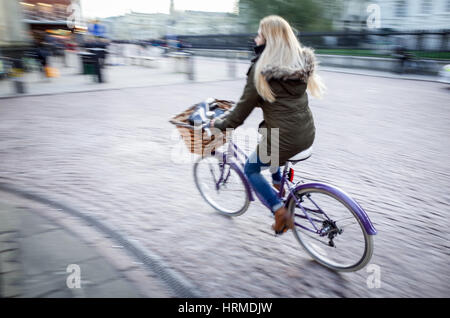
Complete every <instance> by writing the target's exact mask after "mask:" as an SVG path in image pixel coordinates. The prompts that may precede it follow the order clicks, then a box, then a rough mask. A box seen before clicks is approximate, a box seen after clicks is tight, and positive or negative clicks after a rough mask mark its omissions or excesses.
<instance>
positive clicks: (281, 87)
mask: <svg viewBox="0 0 450 318" xmlns="http://www.w3.org/2000/svg"><path fill="white" fill-rule="evenodd" d="M262 50H264V45H261V46H259V47H256V48H255V52H256V53H257V56H256V58H254V59H253V60H252V65H251V66H250V68H249V70H248V72H247V84H246V85H245V88H244V92H243V94H242V96H241V98H240V100H239V101H238V102H237V104H236V106H235V108H234V109H233V110H232V111H231V112H230V114H229V115H228V116H227V117H226V118H225V119H224V120H220V119H217V120H216V121H215V122H214V127H216V128H219V129H220V130H225V129H227V128H236V127H238V126H240V125H242V124H243V122H244V120H245V119H246V118H247V117H248V116H249V115H250V113H251V112H252V110H253V109H254V108H255V107H261V109H262V111H263V115H264V120H263V121H262V122H261V123H260V125H259V127H260V128H266V129H262V130H260V133H261V134H262V139H261V141H260V142H259V144H258V156H259V157H260V158H261V154H263V155H264V154H267V156H270V155H271V145H272V138H271V129H272V128H278V129H279V148H278V149H279V159H278V160H279V162H278V164H279V165H284V164H285V163H286V161H287V160H288V159H290V158H291V157H293V156H294V155H296V154H297V153H299V152H301V151H303V150H305V149H308V148H309V147H311V146H312V144H313V142H314V138H315V126H314V120H313V116H312V113H311V110H310V109H309V106H308V94H307V92H306V88H307V81H308V78H309V76H310V75H311V74H312V73H313V71H314V68H315V65H316V61H315V56H314V53H313V51H312V50H311V49H309V48H304V54H305V59H304V61H305V64H304V67H303V69H291V68H285V67H265V68H264V69H263V70H262V74H263V75H264V76H265V77H266V80H267V81H268V83H269V85H270V87H271V89H272V91H273V93H274V94H275V98H276V99H275V101H274V102H273V103H271V102H269V101H266V100H264V99H263V98H262V97H261V96H260V95H259V94H258V92H257V90H256V87H255V84H254V68H255V67H254V66H255V63H256V62H257V60H258V58H259V56H260V54H261V53H262ZM273 143H274V146H275V147H276V140H275V141H274V142H273ZM275 149H276V148H275Z"/></svg>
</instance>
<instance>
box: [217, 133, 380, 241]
mask: <svg viewBox="0 0 450 318" xmlns="http://www.w3.org/2000/svg"><path fill="white" fill-rule="evenodd" d="M214 155H215V156H216V157H218V159H219V160H222V163H223V164H229V165H230V166H232V167H233V168H234V169H235V171H236V172H237V173H238V175H239V176H240V177H241V178H242V180H243V181H244V186H245V190H246V191H247V193H248V196H249V200H250V201H254V200H255V198H254V196H253V193H254V194H256V197H257V198H258V199H259V200H260V201H261V203H263V204H264V205H265V206H266V207H267V208H268V209H269V210H270V206H269V204H268V203H267V202H266V200H265V199H264V198H263V197H261V196H260V195H259V194H258V192H256V191H255V190H254V189H253V187H252V186H251V184H250V182H249V181H248V179H247V176H246V175H245V173H244V165H245V161H246V160H247V159H248V156H247V154H246V153H245V152H244V151H242V149H240V148H239V147H238V146H237V145H236V144H235V143H234V142H233V141H232V140H230V141H229V142H228V150H227V151H225V152H221V151H215V153H214ZM240 156H241V157H243V159H242V158H240ZM286 174H287V165H286V166H285V168H284V171H283V175H282V179H281V186H280V188H281V189H284V184H285V183H287V181H288V180H287V178H286ZM222 181H223V176H221V177H220V178H219V181H218V182H217V183H216V186H219V183H220V182H222ZM289 188H290V187H289ZM305 188H314V189H318V190H324V191H326V192H328V193H331V194H333V195H335V196H336V197H338V198H339V199H340V200H341V201H342V202H344V203H345V204H347V205H348V206H349V207H350V208H351V209H352V210H353V211H354V212H355V214H356V215H357V217H358V219H359V220H360V222H361V224H362V226H363V227H364V229H365V231H366V233H367V234H368V235H376V234H377V231H376V229H375V227H374V226H373V224H372V222H371V221H370V219H369V217H368V216H367V213H366V212H365V211H364V210H363V209H362V208H361V206H360V205H359V204H358V203H357V202H356V201H355V200H353V199H352V198H351V197H350V196H349V195H348V194H347V193H345V192H344V191H342V190H340V189H338V188H336V187H334V186H331V185H327V184H323V183H302V184H299V185H295V186H294V187H293V188H290V191H289V195H288V196H287V198H286V199H285V204H287V203H288V202H289V201H290V200H291V199H294V200H295V201H296V205H297V206H299V207H300V208H301V209H302V211H303V213H304V216H301V215H297V216H299V217H301V218H304V219H307V220H309V222H310V223H311V224H312V225H313V227H314V230H313V229H310V228H307V227H305V226H303V225H301V224H298V223H295V225H297V226H299V227H301V228H303V229H305V230H308V231H310V232H313V233H316V234H321V232H320V230H319V229H317V228H316V226H315V225H314V223H313V221H319V220H317V219H313V218H311V217H310V216H309V215H308V212H306V210H308V209H307V208H304V207H302V206H301V205H300V203H299V201H298V199H297V197H296V196H295V195H293V194H294V193H297V191H300V190H302V189H305ZM278 196H279V197H280V198H282V196H281V191H279V192H278ZM282 199H283V198H282ZM311 201H312V200H311ZM312 202H313V201H312ZM313 203H314V205H315V206H316V207H317V208H318V209H319V210H320V212H319V213H322V214H323V215H325V217H326V218H327V219H329V218H328V216H327V215H326V213H325V212H324V211H322V210H321V209H320V208H319V207H318V206H317V205H316V204H315V202H313ZM309 210H310V209H309ZM310 211H312V210H310ZM313 212H317V211H313ZM272 213H273V212H272Z"/></svg>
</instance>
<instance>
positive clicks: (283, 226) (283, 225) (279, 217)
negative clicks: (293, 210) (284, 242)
mask: <svg viewBox="0 0 450 318" xmlns="http://www.w3.org/2000/svg"><path fill="white" fill-rule="evenodd" d="M293 228H294V221H293V220H292V216H291V215H290V213H289V211H288V210H287V209H286V207H284V206H283V207H281V208H279V209H278V210H277V211H275V224H273V225H272V229H273V230H274V231H275V234H283V233H284V232H286V231H287V230H290V229H293Z"/></svg>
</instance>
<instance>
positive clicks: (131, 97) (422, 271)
mask: <svg viewBox="0 0 450 318" xmlns="http://www.w3.org/2000/svg"><path fill="white" fill-rule="evenodd" d="M323 77H324V79H325V81H326V83H327V85H328V87H329V89H328V95H327V96H326V97H325V98H324V99H323V100H313V99H312V100H311V108H312V111H313V113H314V116H315V122H316V126H317V135H316V141H315V145H314V146H315V150H314V154H313V156H312V157H311V158H310V159H308V160H307V161H305V162H302V163H301V164H298V165H297V166H296V171H297V174H298V175H301V176H302V177H305V178H312V179H319V180H321V181H325V182H330V183H332V184H334V185H336V186H338V187H340V188H342V189H344V190H345V191H346V192H348V193H349V194H351V196H353V197H354V198H355V199H356V200H357V201H358V202H359V203H360V204H361V205H362V207H364V209H365V210H366V211H367V213H368V214H369V216H370V218H371V219H372V221H373V223H374V225H375V227H376V229H377V230H378V232H379V233H378V235H377V236H376V237H375V240H374V241H375V250H374V256H373V258H372V261H371V263H372V264H376V265H379V266H380V269H381V286H380V288H373V289H371V288H369V287H368V284H367V280H368V277H369V274H370V273H368V272H367V271H366V270H365V269H363V270H361V271H359V272H356V273H346V274H337V273H334V272H331V271H329V270H327V269H325V268H323V267H321V266H320V265H318V264H316V263H315V262H313V261H311V258H310V257H309V256H308V255H307V254H306V252H305V251H304V250H302V249H301V248H300V246H299V245H298V243H297V242H296V240H295V239H294V238H293V236H292V234H290V233H288V234H286V235H283V236H280V237H274V236H273V235H272V233H271V230H270V225H271V224H272V222H273V220H272V218H271V216H270V214H269V212H268V211H267V210H266V209H265V208H264V207H263V206H262V205H261V204H259V203H255V204H252V205H251V206H250V209H249V210H248V211H247V213H246V214H244V215H242V216H240V217H237V218H232V219H230V218H226V217H223V216H221V215H219V214H217V213H215V212H214V211H213V210H212V209H211V208H210V207H209V206H208V205H207V204H206V203H205V202H204V201H203V200H202V199H201V197H200V194H199V193H198V191H197V189H196V188H195V185H194V180H193V176H192V163H178V162H175V161H176V160H173V158H174V156H173V154H174V153H176V152H174V149H175V148H176V147H175V145H177V143H176V142H175V141H174V138H173V136H176V131H175V129H174V128H173V127H172V126H171V124H169V123H168V119H169V117H170V116H172V115H173V114H175V113H177V112H180V111H181V110H184V109H185V108H187V106H189V105H191V104H194V103H196V102H198V101H200V100H202V99H204V98H206V97H209V96H214V97H217V98H227V99H237V98H238V97H239V96H240V93H241V90H242V88H243V85H244V81H243V80H238V81H227V82H211V83H201V84H200V83H199V84H179V85H172V86H165V87H149V88H139V89H137V88H136V89H123V90H114V91H103V92H87V93H77V94H66V95H56V96H41V97H24V98H19V99H9V100H0V118H1V120H0V158H1V160H0V183H4V184H8V185H14V186H15V187H16V188H20V189H22V190H23V191H32V192H33V193H37V194H39V195H42V196H43V197H47V198H49V199H51V200H54V201H56V202H62V203H64V204H66V205H69V206H72V207H74V208H75V209H78V210H80V211H83V212H84V213H86V214H88V215H90V216H92V217H95V218H97V219H99V220H101V221H102V222H104V223H105V224H108V225H109V226H111V227H113V228H116V229H118V230H120V231H121V232H122V233H125V235H127V236H128V237H130V238H132V239H138V240H140V242H142V243H143V244H145V246H146V247H147V248H148V249H149V250H151V251H153V252H155V253H156V254H158V255H160V256H161V258H162V259H163V260H164V261H165V262H166V264H167V266H168V267H169V268H171V269H173V270H176V271H178V272H179V273H181V274H182V275H184V276H185V277H186V278H188V279H189V280H190V281H191V282H192V283H193V284H194V286H195V289H196V292H198V293H199V294H200V295H203V296H207V297H215V296H223V297H322V296H329V297H342V296H344V297H426V296H431V297H437V296H445V297H448V296H450V288H449V284H448V282H449V278H450V270H449V244H448V241H449V240H448V239H449V237H448V230H447V228H448V226H449V221H448V215H447V213H448V209H449V203H450V197H449V191H448V188H449V186H450V182H449V171H448V159H449V155H450V147H449V144H448V141H449V130H448V127H449V125H450V110H449V109H448V105H449V97H450V93H449V90H448V87H447V86H445V85H444V84H438V83H430V82H419V81H407V80H398V79H386V78H376V77H368V76H360V75H349V74H340V73H331V72H324V73H323ZM260 119H261V113H260V110H256V111H255V112H254V113H253V114H252V115H251V116H250V117H249V119H248V120H247V121H246V123H245V125H244V127H245V128H256V127H257V124H258V123H259V121H260ZM171 158H172V159H171Z"/></svg>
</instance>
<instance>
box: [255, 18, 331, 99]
mask: <svg viewBox="0 0 450 318" xmlns="http://www.w3.org/2000/svg"><path fill="white" fill-rule="evenodd" d="M259 28H260V31H261V35H262V37H263V38H264V39H265V41H266V47H265V49H264V51H263V52H262V54H261V56H260V58H259V59H258V61H257V62H256V65H255V77H254V81H255V86H256V90H257V91H258V94H259V95H260V96H261V97H262V98H263V99H264V100H267V101H269V102H274V101H275V94H274V93H273V91H272V89H271V88H270V85H269V83H268V81H267V79H266V77H265V76H264V75H263V74H262V71H263V69H264V68H265V67H267V66H270V67H282V68H288V69H303V68H304V67H305V64H306V63H305V61H306V60H307V58H308V57H307V56H306V53H309V54H313V51H312V50H311V49H307V48H303V47H302V46H301V45H300V42H299V41H298V39H297V37H296V36H295V34H294V31H293V30H292V28H291V26H290V25H289V23H288V22H287V21H286V20H285V19H283V18H282V17H280V16H277V15H271V16H267V17H265V18H264V19H262V20H261V22H260V24H259ZM307 50H309V52H306V51H307ZM312 56H313V55H312ZM312 63H313V65H312V66H311V67H312V73H311V74H309V75H310V76H309V78H307V79H306V80H307V89H308V90H309V91H310V92H311V94H312V95H313V96H314V97H317V98H320V97H321V96H322V94H323V93H324V91H325V85H324V84H323V82H322V80H321V78H320V77H319V75H318V74H317V73H316V72H315V71H314V69H315V68H316V66H317V62H316V61H315V58H313V61H312Z"/></svg>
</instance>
